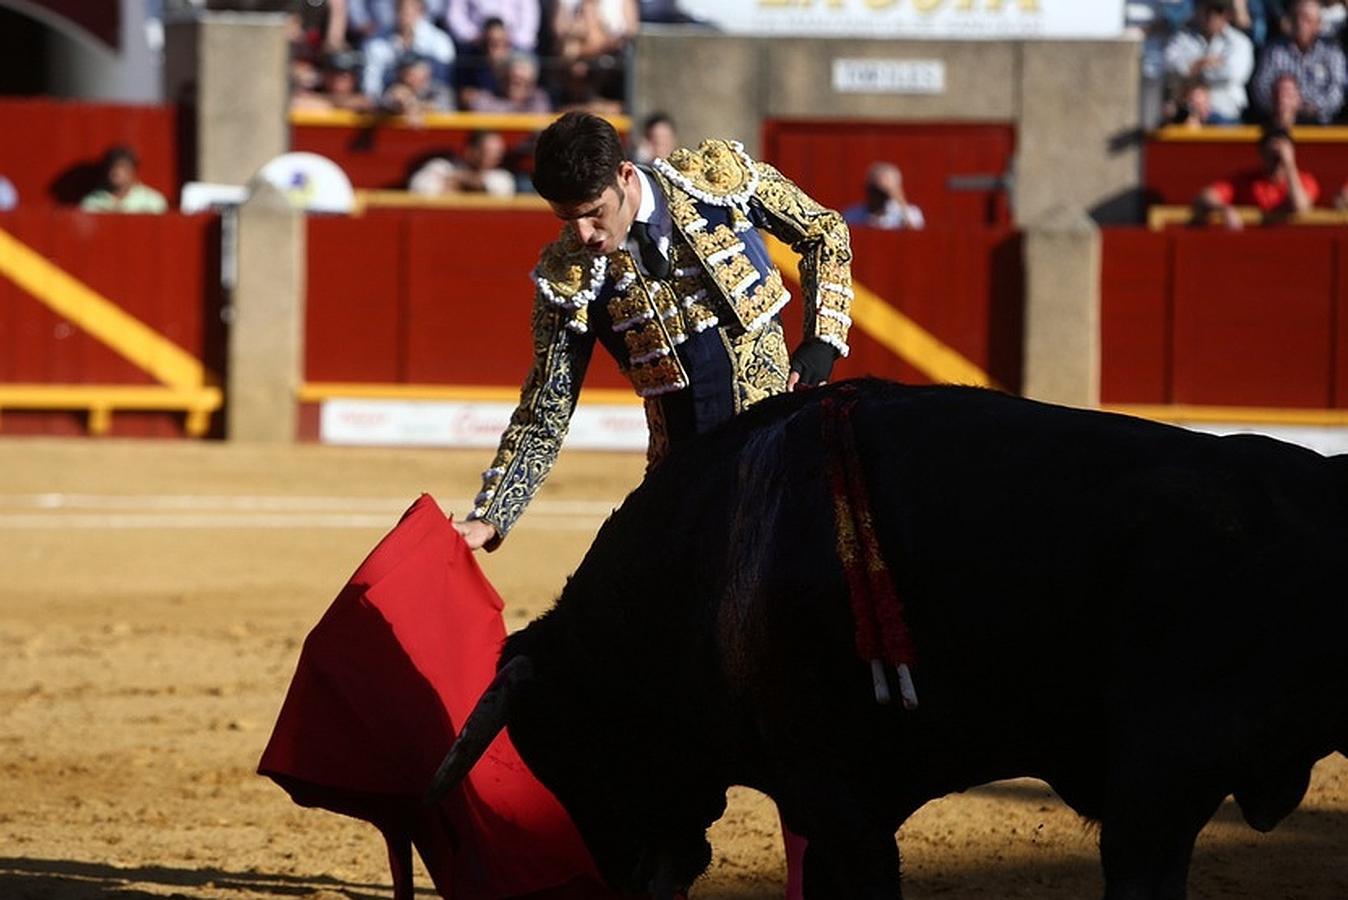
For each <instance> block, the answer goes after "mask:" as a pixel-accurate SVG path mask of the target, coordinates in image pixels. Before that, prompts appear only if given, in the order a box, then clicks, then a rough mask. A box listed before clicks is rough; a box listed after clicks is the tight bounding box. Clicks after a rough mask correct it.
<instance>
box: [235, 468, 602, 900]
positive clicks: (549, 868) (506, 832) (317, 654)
mask: <svg viewBox="0 0 1348 900" xmlns="http://www.w3.org/2000/svg"><path fill="white" fill-rule="evenodd" d="M501 609H502V602H501V598H500V596H498V595H497V593H496V591H495V590H494V589H493V588H492V586H491V585H490V584H489V583H488V582H487V579H486V578H485V577H484V576H483V575H482V571H481V569H479V568H478V566H477V563H476V562H475V561H474V559H473V555H472V551H470V550H469V549H468V547H467V545H465V544H464V543H463V541H462V539H461V538H460V537H459V535H458V533H457V532H456V531H455V530H454V528H453V527H452V526H451V525H450V523H449V522H448V520H447V519H446V518H445V515H444V513H443V512H441V511H440V507H439V506H437V505H436V503H435V501H434V500H433V499H432V498H431V497H430V495H428V494H423V495H422V496H421V498H420V499H418V500H417V502H416V503H414V504H412V506H411V508H410V509H408V510H407V512H406V513H404V514H403V517H402V519H401V521H399V522H398V525H397V526H396V527H395V528H394V529H393V530H392V531H391V532H389V534H388V535H387V536H385V538H384V539H383V540H382V541H380V542H379V545H378V546H377V547H375V549H374V551H373V552H372V553H371V554H370V555H369V557H368V558H367V559H366V560H365V562H364V563H362V564H361V566H360V568H359V569H357V570H356V573H355V574H354V575H352V576H351V580H350V581H349V582H348V583H347V585H346V587H345V588H343V589H342V592H341V593H340V594H338V596H337V599H336V600H334V601H333V603H332V606H331V607H329V608H328V611H327V613H326V614H325V615H324V616H323V618H322V619H321V620H320V621H319V623H318V624H317V625H316V626H315V627H314V629H313V631H311V632H310V633H309V636H308V638H307V639H306V640H305V642H304V649H303V651H302V652H301V654H300V660H299V665H298V667H297V668H296V671H295V677H294V679H293V680H292V681H291V683H290V691H289V693H288V694H287V695H286V700H285V704H284V705H283V706H282V707H281V713H280V715H279V717H278V718H277V721H276V728H275V730H274V731H273V732H272V736H271V741H270V742H269V743H268V744H267V749H266V750H265V751H264V752H263V754H262V760H261V762H260V763H259V765H258V772H259V773H260V774H262V775H266V776H268V777H269V778H272V779H273V780H275V781H276V783H277V784H279V785H281V787H283V788H285V790H286V791H287V792H288V793H289V794H290V796H291V798H292V799H293V800H294V801H295V802H296V803H299V804H300V805H302V806H317V807H321V808H323V809H329V810H332V811H334V812H338V813H342V814H344V815H348V816H354V817H355V818H358V819H363V820H365V821H367V822H370V823H371V824H373V825H374V826H375V827H377V828H378V829H379V830H380V831H381V832H383V834H384V838H385V840H386V841H387V843H388V849H389V863H390V866H391V868H392V870H393V883H394V891H395V897H396V898H397V900H411V898H412V846H413V845H415V846H416V848H417V852H418V853H419V854H420V856H421V858H422V860H423V861H424V862H425V863H426V868H427V870H428V871H429V872H430V875H431V879H432V880H433V881H434V883H435V888H436V890H437V891H439V893H440V895H441V896H442V897H445V898H448V900H501V898H508V897H510V898H513V897H526V896H527V897H536V898H539V900H542V898H548V900H561V898H568V900H581V898H586V900H589V898H594V900H601V898H604V900H607V898H615V897H617V896H618V895H616V894H614V893H613V892H611V891H609V890H607V889H605V888H604V887H603V886H602V884H601V882H600V879H599V876H598V875H597V874H596V871H595V868H594V863H593V862H592V861H591V859H590V856H589V853H588V852H587V851H586V849H585V846H584V844H583V843H582V841H581V838H580V835H579V834H578V833H577V832H576V828H575V826H574V825H573V824H572V823H571V820H570V819H569V818H568V817H567V815H566V813H565V812H564V811H563V810H562V807H561V806H560V804H558V802H557V800H556V798H554V797H553V796H552V794H551V793H550V792H549V791H548V790H547V788H545V787H543V785H541V784H539V782H538V781H537V779H535V778H534V777H533V775H532V774H531V773H530V772H529V770H528V769H527V768H526V767H525V765H524V763H523V761H521V760H520V758H519V755H518V754H517V753H516V752H515V748H514V746H512V745H511V743H510V739H509V736H508V735H506V734H504V733H503V734H501V736H500V737H498V738H497V739H496V741H495V742H494V743H493V744H492V745H491V747H490V749H489V750H488V751H487V753H486V755H485V756H483V758H482V760H481V761H480V762H479V763H478V764H477V765H476V766H475V767H474V768H473V770H472V772H471V773H470V774H469V775H468V778H467V780H466V782H465V784H464V785H463V786H462V787H461V788H460V789H458V790H456V791H453V792H451V793H450V794H449V795H448V796H447V797H446V798H445V800H444V801H443V802H442V803H440V804H439V805H438V806H434V807H426V806H423V804H422V800H421V798H422V796H423V794H424V793H425V791H426V788H427V787H428V786H429V785H430V783H431V777H432V776H433V775H434V773H435V769H436V767H437V766H438V765H439V763H440V760H441V759H442V758H443V756H444V754H445V752H446V751H447V750H448V749H449V746H450V744H451V743H452V742H453V740H454V735H455V733H456V731H455V730H456V727H457V726H458V725H459V724H460V723H462V722H463V721H464V719H466V718H467V716H468V713H469V711H470V710H471V709H472V708H473V705H474V704H475V703H476V702H477V699H478V697H479V696H480V695H481V694H482V691H483V690H484V689H485V688H486V686H487V684H488V683H489V682H490V681H491V679H492V677H493V675H494V674H495V670H496V660H497V657H498V656H499V654H500V651H501V643H502V641H504V640H505V623H504V622H503V621H502V618H501Z"/></svg>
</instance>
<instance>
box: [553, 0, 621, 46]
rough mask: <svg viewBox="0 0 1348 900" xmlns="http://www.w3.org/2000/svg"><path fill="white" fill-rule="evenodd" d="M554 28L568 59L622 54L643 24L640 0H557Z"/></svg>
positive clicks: (557, 40) (558, 41)
mask: <svg viewBox="0 0 1348 900" xmlns="http://www.w3.org/2000/svg"><path fill="white" fill-rule="evenodd" d="M556 2H557V9H556V12H555V14H554V15H553V19H552V30H553V34H554V35H555V37H556V42H557V47H558V48H559V50H560V51H561V55H562V56H563V57H564V58H566V59H576V58H593V57H596V56H605V55H609V56H611V55H617V54H620V53H622V52H623V51H624V50H625V49H626V48H627V45H628V44H629V43H631V41H632V38H633V37H634V36H635V35H636V33H637V28H638V27H639V25H640V24H641V17H640V13H639V12H638V9H637V0H556Z"/></svg>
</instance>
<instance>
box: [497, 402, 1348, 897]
mask: <svg viewBox="0 0 1348 900" xmlns="http://www.w3.org/2000/svg"><path fill="white" fill-rule="evenodd" d="M833 390H837V388H828V389H824V390H818V391H811V392H809V393H806V394H803V395H800V394H798V395H793V396H786V397H782V398H778V399H775V400H772V401H769V402H765V403H763V404H761V405H760V406H759V407H757V408H755V409H754V410H753V411H751V412H749V413H746V414H745V415H743V416H741V417H739V418H738V419H737V420H736V421H734V422H732V423H730V424H729V425H728V426H727V427H725V428H724V429H722V430H720V431H718V432H716V433H714V434H712V435H710V436H707V437H706V438H704V439H700V440H698V441H697V442H695V443H693V444H691V445H689V446H687V447H685V448H683V449H682V450H681V451H679V452H676V453H675V454H673V455H672V456H671V457H670V458H669V459H668V460H667V462H666V463H665V464H664V465H662V466H661V467H660V468H659V469H658V470H656V471H655V472H653V473H652V474H651V475H650V476H649V477H648V478H647V479H646V481H645V483H644V484H643V485H641V487H639V488H638V489H637V490H636V491H635V492H633V494H632V495H631V496H630V497H629V498H628V499H627V501H626V502H625V503H624V504H623V506H622V508H621V509H619V510H618V511H617V512H615V513H614V514H613V517H612V518H611V519H610V520H609V522H608V523H607V524H606V525H605V526H604V528H603V529H602V531H601V532H600V533H599V536H598V537H597V538H596V540H595V542H594V546H593V547H592V548H591V550H590V552H589V553H588V554H587V556H586V557H585V560H584V561H583V562H582V563H581V565H580V567H579V569H577V571H576V573H575V575H574V576H573V577H572V579H571V580H570V582H569V583H568V584H567V586H566V588H565V590H564V591H563V592H562V595H561V598H560V600H559V601H558V603H557V606H556V608H554V609H553V610H552V611H551V612H549V613H548V614H546V615H545V616H543V617H542V618H541V619H539V620H538V621H536V622H534V623H533V624H532V625H530V626H529V627H528V628H526V629H524V630H523V631H522V632H520V633H518V634H516V635H515V636H513V637H512V638H510V640H509V641H508V643H507V645H506V648H505V652H504V654H503V656H502V660H503V663H506V662H509V661H510V660H511V659H513V658H515V657H517V656H520V655H524V656H527V657H528V658H529V659H530V660H531V661H532V664H533V669H534V671H533V674H532V675H531V676H530V677H529V678H528V679H526V680H524V681H522V682H521V683H520V684H518V685H517V690H516V691H515V693H514V695H513V696H512V698H511V705H510V708H509V716H508V719H509V729H510V733H511V736H512V738H513V739H514V741H515V743H516V745H517V746H518V748H519V750H520V753H521V754H522V755H523V757H524V759H525V760H526V761H527V762H528V764H529V765H530V766H531V767H532V768H533V770H534V772H535V773H536V774H537V775H538V777H539V778H540V779H541V780H542V781H543V783H544V784H546V785H548V787H550V788H551V789H552V790H553V791H554V792H555V793H556V794H557V796H558V797H559V798H560V799H561V801H562V803H563V804H564V805H565V806H566V808H567V810H568V811H569V812H570V813H571V815H572V816H573V817H574V819H575V821H576V824H577V825H578V826H579V828H580V830H581V833H582V834H583V835H584V837H585V839H586V841H587V842H588V844H589V846H590V847H591V849H592V851H593V853H594V855H595V857H596V859H597V861H598V863H599V864H600V866H601V868H602V870H603V872H604V873H605V875H606V877H607V878H609V879H610V880H611V881H612V882H613V883H614V884H615V886H620V887H625V888H630V889H634V890H635V889H645V888H648V887H649V888H650V889H651V890H653V891H654V892H656V893H657V894H664V895H668V894H669V893H672V892H673V891H674V890H676V889H680V888H683V887H686V886H687V885H688V884H690V883H691V882H692V881H693V879H694V878H695V877H696V876H697V875H698V874H700V873H701V872H702V870H703V869H704V867H705V865H706V863H707V862H708V860H709V848H708V846H707V844H706V841H705V837H704V835H705V830H706V828H707V826H708V825H709V824H710V823H711V822H712V821H714V820H715V819H716V818H717V817H718V816H719V815H720V814H721V812H722V810H723V808H724V803H725V799H724V798H725V790H726V788H727V786H728V785H732V784H744V785H749V786H752V787H754V788H757V789H759V790H761V791H763V792H765V793H767V794H769V795H770V796H771V797H772V798H773V799H774V800H776V801H777V803H778V805H779V806H780V807H781V810H782V814H783V816H784V818H785V820H786V822H787V823H788V824H789V825H790V827H791V828H792V829H793V830H795V831H797V832H799V833H800V834H803V835H805V836H806V837H807V838H808V839H809V842H810V845H809V850H808V852H807V856H806V875H805V877H806V891H807V895H808V896H809V897H810V898H812V900H819V898H829V900H832V898H897V897H899V896H900V887H899V857H898V853H897V851H896V849H895V843H894V839H893V835H894V832H895V831H896V829H897V828H898V826H899V824H900V823H901V822H902V821H903V820H904V819H905V818H906V817H907V816H908V815H910V814H911V813H912V812H913V811H915V810H916V809H917V808H918V807H919V806H921V805H922V804H923V803H924V802H926V801H927V800H930V799H932V798H934V797H939V796H941V795H943V794H946V793H948V792H951V791H959V790H963V789H965V788H968V787H970V786H973V785H977V784H981V783H983V782H987V781H992V780H994V779H1001V778H1010V777H1015V776H1034V777H1037V778H1042V779H1044V780H1045V781H1047V782H1048V783H1049V784H1051V785H1052V786H1053V788H1054V789H1055V790H1056V791H1057V792H1058V793H1059V794H1060V795H1061V796H1062V798H1063V799H1064V800H1065V801H1066V802H1067V803H1068V804H1070V805H1071V806H1072V808H1073V809H1075V810H1077V811H1078V812H1080V813H1081V814H1082V815H1084V816H1089V817H1090V818H1092V819H1095V820H1098V821H1099V822H1100V843H1101V856H1102V861H1103V865H1104V875H1105V882H1106V890H1105V896H1106V898H1107V900H1122V898H1167V900H1168V898H1182V897H1183V896H1184V894H1185V881H1186V877H1187V871H1188V865H1189V857H1190V853H1191V851H1192V847H1193V842H1194V838H1195V836H1196V835H1197V833H1198V831H1199V829H1200V828H1201V827H1202V826H1203V824H1204V823H1205V822H1206V821H1207V820H1208V818H1209V817H1210V816H1211V815H1212V813H1213V812H1214V810H1215V809H1216V808H1217V806H1218V805H1219V804H1220V803H1221V801H1222V800H1223V799H1224V798H1225V797H1226V796H1227V795H1230V794H1234V795H1235V797H1236V799H1237V801H1238V802H1239V803H1240V805H1241V808H1242V810H1243V811H1244V813H1245V817H1246V819H1247V820H1248V821H1249V822H1250V824H1251V825H1253V826H1255V827H1256V828H1260V829H1267V828H1272V827H1273V826H1274V825H1275V824H1276V823H1277V822H1278V821H1279V820H1280V819H1281V818H1282V817H1284V816H1285V815H1287V814H1288V813H1289V812H1291V810H1292V809H1294V808H1295V807H1296V805H1297V804H1298V803H1299V802H1300V800H1301V797H1302V795H1303V793H1304V791H1305V789H1306V785H1307V780H1308V777H1309V772H1310V769H1311V766H1312V764H1313V763H1314V762H1315V761H1316V760H1318V759H1320V758H1321V757H1323V756H1325V755H1327V754H1329V753H1331V752H1334V751H1335V750H1343V749H1344V748H1345V747H1348V654H1346V653H1345V651H1344V649H1343V647H1344V639H1345V635H1346V634H1348V628H1346V627H1345V626H1348V563H1346V562H1345V556H1346V555H1348V554H1346V553H1345V550H1346V549H1348V457H1336V458H1333V459H1326V458H1325V457H1322V456H1320V455H1318V454H1315V453H1313V452H1310V451H1307V450H1304V449H1301V448H1298V447H1294V446H1291V445H1288V444H1283V443H1279V442H1277V441H1273V440H1269V439H1265V438H1259V437H1251V436H1238V437H1213V436H1209V435H1204V434H1197V433H1191V432H1188V431H1184V430H1181V429H1178V428H1173V427H1169V426H1166V425H1159V424H1155V423H1152V422H1146V421H1141V420H1138V419H1133V418H1128V417H1125V416H1118V415H1109V414H1104V413H1098V412H1086V411H1079V410H1072V409H1065V408H1060V407H1055V406H1048V405H1044V404H1039V403H1034V402H1030V401H1026V400H1021V399H1016V398H1012V397H1008V396H1004V395H1001V394H997V393H993V392H989V391H983V390H977V389H969V388H955V387H905V386H900V385H894V384H887V383H882V382H862V383H860V384H858V385H856V386H855V390H856V391H857V396H858V397H859V400H860V402H859V405H858V406H857V408H856V412H855V427H856V436H857V443H858V448H859V452H860V454H861V457H862V460H861V462H862V466H863V469H864V472H865V474H866V477H867V479H868V481H869V486H870V496H871V503H872V507H873V510H874V514H875V519H876V526H877V529H878V532H879V535H880V541H881V544H882V549H883V552H884V555H885V557H886V559H887V561H888V563H889V566H890V568H891V570H892V572H893V574H894V578H895V580H896V583H897V587H898V590H899V592H900V595H901V596H902V598H903V600H904V602H905V604H906V609H907V620H908V624H909V626H910V628H911V630H912V633H913V636H914V640H915V643H916V646H917V652H918V654H919V659H918V662H917V665H916V666H915V667H914V668H913V676H914V681H915V683H916V689H917V694H918V697H919V699H920V701H921V705H920V707H919V708H918V709H917V710H916V711H912V712H905V711H904V710H903V709H902V708H901V707H900V706H899V705H898V704H894V705H891V706H883V707H882V706H877V704H876V702H875V700H874V698H873V694H872V689H871V676H870V673H869V670H868V667H867V664H866V663H865V662H864V661H863V660H861V659H859V658H858V656H857V653H856V650H855V644H854V634H853V624H852V619H851V611H850V606H849V601H848V597H847V595H846V590H845V587H844V582H843V577H842V572H841V569H840V566H839V563H838V561H837V556H836V551H835V540H834V533H833V514H832V509H831V505H830V503H831V501H830V495H829V491H828V487H827V485H826V483H825V478H824V464H823V463H824V456H823V453H824V450H823V448H822V446H821V439H820V433H821V403H820V400H821V398H822V397H824V396H825V395H826V394H827V393H828V392H829V391H833Z"/></svg>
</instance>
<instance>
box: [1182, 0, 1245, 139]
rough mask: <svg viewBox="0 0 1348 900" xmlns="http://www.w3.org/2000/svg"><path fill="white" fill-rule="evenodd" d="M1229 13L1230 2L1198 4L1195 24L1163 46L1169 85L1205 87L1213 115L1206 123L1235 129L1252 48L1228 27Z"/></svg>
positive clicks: (1218, 0)
mask: <svg viewBox="0 0 1348 900" xmlns="http://www.w3.org/2000/svg"><path fill="white" fill-rule="evenodd" d="M1233 14H1234V6H1233V4H1232V0H1202V2H1201V3H1200V4H1199V7H1198V19H1197V21H1196V22H1195V24H1194V25H1193V26H1191V27H1188V28H1185V29H1184V30H1182V31H1180V32H1179V33H1178V34H1176V35H1175V36H1174V37H1172V38H1171V39H1170V41H1169V43H1167V44H1166V48H1165V67H1166V73H1167V75H1168V76H1169V77H1170V79H1171V82H1172V84H1174V85H1180V84H1183V83H1184V82H1185V81H1197V82H1201V83H1202V84H1204V85H1206V86H1207V88H1208V99H1209V101H1210V103H1211V105H1212V114H1211V115H1210V116H1209V117H1208V118H1207V120H1206V124H1214V125H1234V124H1236V123H1238V122H1239V121H1240V119H1241V116H1242V115H1244V113H1245V107H1247V106H1249V103H1250V101H1249V97H1247V96H1246V94H1245V82H1247V81H1249V80H1250V75H1251V74H1253V72H1254V45H1253V44H1251V43H1250V39H1249V38H1247V37H1246V36H1245V35H1244V34H1242V33H1241V32H1240V30H1239V29H1238V28H1236V27H1235V26H1234V25H1233V24H1231V20H1232V16H1233ZM1175 93H1176V94H1178V91H1176V92H1175Z"/></svg>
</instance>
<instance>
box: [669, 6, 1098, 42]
mask: <svg viewBox="0 0 1348 900" xmlns="http://www.w3.org/2000/svg"><path fill="white" fill-rule="evenodd" d="M681 6H682V8H683V9H684V10H686V11H687V12H689V13H690V14H692V15H693V16H695V17H697V18H699V19H701V20H703V21H705V22H707V23H709V24H711V25H714V26H716V27H717V28H719V29H721V30H722V31H725V32H727V33H730V34H745V35H772V36H777V37H788V36H794V37H867V38H885V39H942V40H1021V39H1032V40H1106V39H1110V38H1118V37H1120V36H1122V34H1123V7H1124V0H737V2H734V3H727V2H726V0H681Z"/></svg>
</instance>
